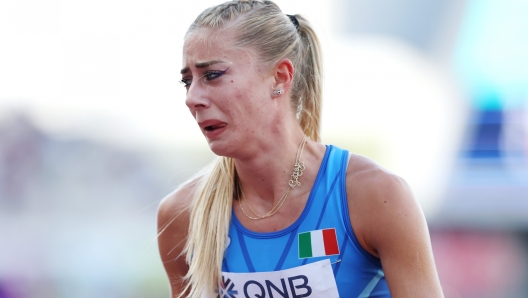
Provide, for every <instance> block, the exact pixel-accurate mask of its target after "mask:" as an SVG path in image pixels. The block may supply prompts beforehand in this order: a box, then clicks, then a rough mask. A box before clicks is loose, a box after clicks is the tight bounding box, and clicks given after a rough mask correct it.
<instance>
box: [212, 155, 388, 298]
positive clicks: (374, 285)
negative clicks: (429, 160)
mask: <svg viewBox="0 0 528 298" xmlns="http://www.w3.org/2000/svg"><path fill="white" fill-rule="evenodd" d="M347 165H348V151H345V150H342V149H339V148H337V147H334V146H331V145H330V146H327V147H326V153H325V156H324V158H323V161H322V163H321V167H320V168H319V172H318V174H317V178H316V179H315V182H314V185H313V188H312V190H311V193H310V196H309V198H308V201H307V203H306V206H305V208H304V210H303V212H302V214H301V215H300V217H299V218H298V219H297V221H296V222H295V223H293V224H292V225H291V226H289V227H288V228H286V229H284V230H281V231H277V232H271V233H257V232H253V231H250V230H248V229H246V228H245V227H244V226H242V224H241V223H240V222H239V221H238V219H237V218H236V216H235V214H234V213H233V217H232V221H231V225H230V228H229V238H230V239H229V241H228V243H229V245H228V247H227V249H226V254H225V258H224V261H223V265H222V271H223V272H239V273H252V272H269V271H281V270H285V269H289V268H294V267H299V266H303V265H306V264H310V263H314V262H317V261H321V260H324V259H329V260H330V262H331V267H332V268H331V270H332V271H333V275H334V277H335V284H337V289H338V292H339V297H346V298H348V297H361V298H366V297H383V298H386V297H390V293H389V290H388V287H387V282H386V280H385V276H384V274H383V270H382V268H381V262H380V260H379V259H377V258H375V257H374V256H372V255H371V254H370V253H368V252H367V251H365V250H364V249H363V248H362V247H361V245H360V244H359V242H358V240H357V239H356V237H355V235H354V232H353V230H352V225H351V223H350V216H349V213H348V202H347V196H346V180H345V178H346V169H347ZM334 229H335V230H334ZM321 230H322V232H321ZM332 230H334V231H335V233H334V232H332ZM325 231H326V232H325ZM328 231H330V232H329V233H330V234H328V233H327V232H328ZM307 232H308V233H307ZM308 234H310V235H312V236H311V238H308V244H309V245H308V246H306V247H307V248H306V247H305V242H306V241H305V240H306V237H310V236H307V235H308ZM318 235H319V236H318ZM321 235H326V236H324V237H323V238H324V241H322V240H321V239H323V238H321V237H322V236H321ZM328 235H330V236H329V237H327V236H328ZM318 237H319V238H318ZM327 238H329V239H330V240H329V242H328V241H327V240H328V239H327ZM300 239H301V240H300ZM310 239H311V240H310ZM314 239H315V240H314ZM317 239H319V240H321V241H319V240H317ZM310 241H311V242H310ZM318 241H319V242H320V243H319V242H318ZM323 242H324V244H323ZM332 242H334V243H335V246H334V247H333V248H332ZM328 243H329V245H330V247H328ZM310 244H311V246H310ZM317 247H319V248H317ZM307 249H308V250H307ZM325 251H326V252H327V253H328V255H326V256H320V255H321V253H322V254H325ZM306 252H308V253H312V254H314V255H315V256H314V257H306ZM308 255H310V254H308ZM330 276H331V274H330ZM293 278H298V279H299V278H300V277H298V276H296V277H293ZM290 279H291V278H290ZM305 279H306V278H305ZM281 282H283V284H282V285H283V286H284V291H283V292H282V294H281V292H280V291H278V292H277V291H275V290H280V289H281V287H280V284H279V285H278V286H277V285H276V284H274V285H271V286H270V285H268V290H270V291H271V290H273V291H275V292H274V293H272V294H270V293H268V295H265V294H263V295H260V296H259V297H317V295H312V294H310V293H311V291H312V289H309V291H308V290H306V289H308V288H309V286H308V285H309V281H308V280H301V279H299V280H293V281H290V280H286V281H283V280H281ZM288 282H290V284H291V286H292V287H293V286H294V282H297V283H301V284H298V286H296V287H297V288H298V292H302V293H304V294H302V295H301V294H299V295H296V294H292V295H291V296H288V295H289V294H288V293H286V288H288V287H289V286H288ZM252 286H254V287H257V286H259V285H256V286H255V285H252ZM260 288H261V289H262V290H263V292H262V293H265V291H266V287H265V285H262V286H260ZM257 289H258V288H257ZM292 289H293V290H295V289H294V288H292ZM242 290H243V289H242V288H241V286H240V285H238V287H237V292H234V293H237V295H233V296H226V297H249V296H248V295H247V293H246V294H245V296H244V293H243V292H242ZM288 291H289V290H288ZM303 291H304V292H303ZM226 293H227V292H226ZM252 297H253V296H252ZM255 297H256V296H255Z"/></svg>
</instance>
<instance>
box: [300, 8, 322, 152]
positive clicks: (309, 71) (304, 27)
mask: <svg viewBox="0 0 528 298" xmlns="http://www.w3.org/2000/svg"><path fill="white" fill-rule="evenodd" d="M295 17H296V19H297V21H298V23H299V34H300V36H301V38H300V43H299V47H300V51H299V52H300V53H301V55H300V56H301V57H302V61H301V63H299V65H298V66H297V70H298V71H299V74H298V75H296V77H295V79H297V82H299V84H297V85H295V88H294V93H297V96H298V98H299V101H300V102H299V103H298V106H297V107H298V110H297V111H298V120H299V124H300V125H301V128H302V129H303V131H304V134H305V135H307V136H308V137H310V138H311V139H312V140H314V141H316V142H319V141H320V140H321V136H320V128H321V110H322V101H323V57H322V52H321V46H320V42H319V38H317V35H316V34H315V31H314V30H313V28H312V26H311V25H310V23H309V22H308V21H307V20H306V19H305V18H304V17H303V16H301V15H295Z"/></svg>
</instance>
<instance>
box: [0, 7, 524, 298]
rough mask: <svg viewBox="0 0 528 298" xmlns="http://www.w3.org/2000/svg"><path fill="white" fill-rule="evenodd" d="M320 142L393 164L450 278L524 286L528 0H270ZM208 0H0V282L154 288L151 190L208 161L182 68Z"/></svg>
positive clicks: (30, 286) (30, 290)
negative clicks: (287, 28) (309, 51)
mask: <svg viewBox="0 0 528 298" xmlns="http://www.w3.org/2000/svg"><path fill="white" fill-rule="evenodd" d="M276 2H277V3H278V4H279V5H280V6H281V8H282V9H283V11H284V12H285V13H289V14H296V13H297V14H304V15H306V16H307V17H308V18H309V19H310V20H312V22H313V23H314V25H315V27H316V29H317V31H318V33H319V35H320V37H321V41H322V44H323V49H324V52H325V53H324V55H325V67H326V69H325V74H326V85H325V88H326V89H325V106H324V115H323V142H325V143H333V144H336V145H338V146H341V147H344V148H347V149H349V150H352V151H354V152H356V153H359V154H363V155H365V156H368V157H370V158H372V159H373V160H375V161H376V162H378V163H379V164H381V165H383V166H384V167H386V168H387V169H389V170H391V171H393V172H395V173H397V174H399V175H401V176H403V177H404V178H406V179H407V181H408V182H409V183H410V184H411V186H412V188H413V189H414V191H415V194H416V196H417V198H418V200H419V201H420V203H421V205H422V207H423V209H424V212H425V214H426V217H427V219H428V222H429V228H430V231H431V237H432V244H433V250H434V253H435V259H436V264H437V267H438V272H439V275H440V279H441V282H442V285H443V288H444V292H445V295H446V297H448V298H487V297H490V298H491V297H501V298H503V297H528V18H527V17H526V16H527V15H528V1H526V0H429V1H422V0H348V1H347V0H328V1H315V0H304V1H301V0H291V1H288V0H277V1H276ZM218 3H219V1H205V0H204V1H187V2H180V1H165V0H154V1H148V2H147V1H124V0H104V1H102V0H94V1H59V0H51V1H35V0H20V1H1V2H0V298H29V297H38V298H47V297H81V298H84V297H127V298H128V297H130V298H132V297H168V295H169V294H168V293H169V291H168V281H167V278H166V276H165V273H164V270H163V267H162V264H161V262H160V260H159V257H158V253H157V244H156V219H155V217H156V209H157V204H158V203H159V201H160V200H161V198H163V197H164V196H165V195H166V194H168V193H170V192H171V191H172V190H173V189H174V188H175V187H177V186H178V184H179V183H181V182H182V181H184V180H185V179H186V178H188V177H189V176H190V175H192V174H193V173H195V172H196V171H197V170H198V169H200V168H201V167H203V166H204V165H206V164H207V163H208V162H210V161H211V160H212V159H213V158H214V156H213V155H212V154H211V153H210V152H209V150H208V147H207V144H206V142H205V140H204V138H203V137H202V136H201V133H200V131H199V129H198V128H197V126H196V124H195V122H194V120H193V118H192V116H191V115H190V113H189V112H188V111H187V109H186V107H185V105H184V100H185V91H184V88H183V87H182V86H181V85H180V84H179V83H178V80H179V74H178V72H179V69H180V68H181V66H182V65H181V48H182V44H183V35H184V33H185V31H186V29H187V27H188V26H189V24H190V23H191V22H192V21H193V20H194V18H195V17H196V16H197V15H198V13H199V12H201V11H202V10H203V9H205V8H206V7H209V6H211V5H214V4H218Z"/></svg>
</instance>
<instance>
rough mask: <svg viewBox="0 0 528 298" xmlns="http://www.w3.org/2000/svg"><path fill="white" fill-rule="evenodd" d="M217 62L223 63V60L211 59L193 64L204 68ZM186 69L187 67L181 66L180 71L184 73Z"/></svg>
mask: <svg viewBox="0 0 528 298" xmlns="http://www.w3.org/2000/svg"><path fill="white" fill-rule="evenodd" d="M217 63H225V61H222V60H211V61H207V62H198V63H196V64H195V65H194V66H196V68H205V67H208V66H211V65H214V64H217ZM188 71H189V67H184V68H182V70H181V71H180V73H181V74H184V73H186V72H188Z"/></svg>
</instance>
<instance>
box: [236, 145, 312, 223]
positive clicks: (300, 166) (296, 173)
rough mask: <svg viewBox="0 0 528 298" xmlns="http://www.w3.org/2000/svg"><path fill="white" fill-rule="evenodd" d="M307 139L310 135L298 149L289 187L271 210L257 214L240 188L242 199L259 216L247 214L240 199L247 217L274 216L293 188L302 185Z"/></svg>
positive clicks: (261, 217)
mask: <svg viewBox="0 0 528 298" xmlns="http://www.w3.org/2000/svg"><path fill="white" fill-rule="evenodd" d="M307 139H308V137H307V136H304V138H303V140H302V141H301V144H300V145H299V148H298V149H297V156H296V159H295V165H294V167H293V173H292V175H291V179H290V180H289V181H288V189H287V190H286V192H285V193H284V194H283V195H282V196H281V198H280V200H279V201H278V202H277V204H276V205H275V206H273V208H271V210H270V211H269V212H268V213H266V214H264V215H260V214H257V213H256V212H255V210H253V208H251V205H249V201H248V200H247V199H246V196H245V195H244V192H243V191H242V189H240V192H241V193H242V199H244V200H246V204H247V205H248V207H249V210H251V212H253V214H254V215H256V216H257V217H253V216H250V215H249V214H247V213H246V210H244V207H242V200H239V201H238V204H239V205H240V209H242V212H243V213H244V215H245V216H246V217H247V218H249V219H253V220H258V219H264V218H268V217H270V216H273V215H274V214H275V213H277V212H278V211H279V209H280V208H281V207H282V205H283V204H284V202H285V201H286V198H287V197H288V194H289V193H290V190H291V189H292V188H294V187H295V186H301V182H299V177H300V176H302V174H303V171H304V169H305V166H304V163H303V162H302V161H301V157H302V153H303V150H304V145H305V144H306V140H307Z"/></svg>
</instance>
